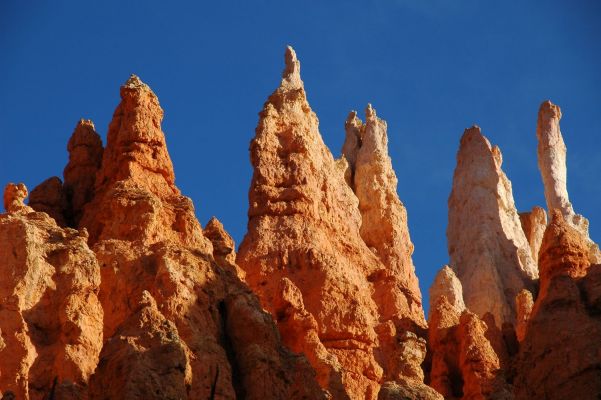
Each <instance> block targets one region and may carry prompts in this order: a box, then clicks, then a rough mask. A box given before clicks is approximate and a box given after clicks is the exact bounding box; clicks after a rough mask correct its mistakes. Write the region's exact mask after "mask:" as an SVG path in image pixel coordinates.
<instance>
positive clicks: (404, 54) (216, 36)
mask: <svg viewBox="0 0 601 400" xmlns="http://www.w3.org/2000/svg"><path fill="white" fill-rule="evenodd" d="M27 3H28V2H23V1H16V0H15V1H13V0H6V1H2V2H0V54H2V58H1V62H0V138H1V146H0V149H1V151H0V184H2V185H4V184H5V183H7V182H9V181H22V182H25V183H26V185H27V186H28V187H29V188H30V189H31V188H33V187H34V186H35V185H37V184H38V183H40V182H41V181H43V180H44V179H46V178H48V177H50V176H53V175H58V176H61V175H62V170H63V168H64V165H65V163H66V161H67V152H66V144H67V140H68V138H69V136H70V135H71V132H72V130H73V128H74V126H75V124H76V122H77V121H78V120H79V119H80V118H89V119H92V120H93V121H94V122H95V124H96V128H97V130H98V131H99V133H101V135H102V136H103V139H104V138H105V137H106V131H107V127H108V123H109V121H110V118H111V116H112V113H113V111H114V109H115V107H116V106H117V104H118V102H119V86H120V85H121V84H122V83H123V82H124V81H125V80H126V79H127V78H128V76H129V74H130V73H136V74H138V75H139V76H140V77H141V78H142V79H143V80H144V81H145V82H147V83H148V84H149V85H150V86H151V87H152V88H153V90H154V91H155V93H156V94H157V95H158V96H159V99H160V102H161V105H162V107H163V108H164V110H165V119H164V123H163V130H164V131H165V132H166V136H167V144H168V146H169V151H170V154H171V157H172V159H173V162H174V165H175V173H176V182H177V184H178V186H179V187H180V189H181V190H182V192H183V193H184V194H186V195H188V196H190V197H191V198H192V199H193V200H194V203H195V205H196V209H197V214H198V217H199V219H200V221H201V223H205V222H206V221H207V220H208V219H209V218H210V216H212V215H216V216H217V217H218V218H219V219H220V220H221V221H222V222H223V223H224V225H225V227H226V229H227V230H228V231H229V232H230V233H231V234H232V235H233V236H234V238H235V239H236V241H237V243H239V242H240V241H241V239H242V237H243V236H244V233H245V231H246V222H247V217H246V212H247V205H248V201H247V193H248V187H249V183H250V178H251V174H252V170H251V167H250V162H249V157H248V145H249V141H250V139H251V138H252V136H253V135H254V129H255V126H256V123H257V118H258V117H257V113H258V112H259V111H260V110H261V107H262V105H263V103H264V101H265V99H266V98H267V96H268V95H269V94H270V93H271V92H272V91H273V90H274V89H275V88H276V87H277V85H278V83H279V79H280V74H281V70H282V67H283V54H284V48H285V45H287V44H291V45H292V46H293V47H294V48H295V49H296V51H297V54H298V56H299V58H300V60H301V64H302V69H301V72H302V77H303V80H304V81H305V87H306V89H307V93H308V99H309V102H310V104H311V106H312V108H313V110H314V111H315V112H316V113H317V115H318V117H319V119H320V129H321V133H322V135H323V137H324V140H325V142H326V144H327V145H328V146H329V147H330V149H331V150H332V152H333V153H334V155H335V156H338V155H339V153H340V148H341V145H342V141H343V139H344V120H345V118H346V116H347V114H348V112H349V111H350V110H351V109H358V110H360V114H361V115H363V109H364V108H365V105H366V104H367V103H368V102H371V103H372V104H373V105H374V107H375V108H376V109H377V112H378V115H379V116H380V117H382V118H384V119H385V120H387V122H388V129H389V132H388V134H389V145H390V154H391V157H392V160H393V165H394V167H395V169H396V173H397V176H398V178H399V188H398V192H399V194H400V197H401V199H402V201H403V202H404V203H405V205H406V207H407V209H408V213H409V226H410V230H411V237H412V239H413V241H414V243H415V253H414V262H415V264H416V268H417V273H418V276H419V278H420V283H421V286H422V292H423V294H424V297H427V288H428V287H429V285H430V283H431V281H432V279H433V276H434V274H435V273H436V271H437V270H438V269H439V268H440V266H441V265H443V264H444V263H446V262H447V261H448V256H447V249H446V238H445V230H446V224H447V198H448V195H449V193H450V190H451V180H452V174H453V169H454V167H455V154H456V151H457V146H458V143H459V138H460V136H461V134H462V132H463V130H464V129H465V128H466V127H469V126H471V125H473V124H478V125H479V126H481V127H482V130H483V132H484V134H485V135H486V136H487V137H488V138H489V139H490V140H491V141H492V142H493V143H494V144H498V145H499V146H500V147H501V150H502V152H503V156H504V157H503V158H504V170H505V172H506V173H507V175H508V177H509V179H510V180H511V181H512V183H513V190H514V196H515V200H516V203H517V206H518V208H519V209H520V210H528V209H530V208H531V207H532V206H534V205H544V198H543V188H542V184H541V179H540V175H539V172H538V168H537V161H536V135H535V128H536V117H537V110H538V106H539V104H540V103H541V101H542V100H544V99H547V98H549V99H551V100H552V101H553V102H555V103H556V104H559V105H560V106H561V107H562V110H563V115H564V118H563V119H562V131H563V133H564V139H565V142H566V144H567V146H568V188H569V191H570V196H571V200H572V203H573V204H574V207H575V209H576V211H577V212H579V213H582V214H584V215H585V216H587V217H588V218H589V219H590V220H591V234H592V237H593V239H594V240H596V241H599V240H601V207H599V199H600V198H601V185H599V180H598V178H599V176H600V175H601V153H600V145H601V139H600V136H601V132H600V128H599V126H600V122H601V121H600V118H599V116H600V115H601V112H600V111H599V107H600V106H601V22H600V20H601V3H600V2H598V1H584V0H582V1H571V2H568V1H554V0H548V1H508V2H491V1H475V0H464V1H460V0H431V1H418V0H415V1H414V0H373V1H364V2H359V1H328V2H325V1H303V2H301V1H298V2H282V1H239V2H234V1H212V2H204V1H201V2H188V3H186V2H173V3H177V4H175V5H169V6H166V5H165V4H167V3H166V2H163V1H144V2H141V1H140V2H131V1H103V2H76V1H53V2H50V1H48V2H36V5H35V6H33V5H29V6H26V4H27ZM84 3H87V4H84ZM30 4H33V3H30Z"/></svg>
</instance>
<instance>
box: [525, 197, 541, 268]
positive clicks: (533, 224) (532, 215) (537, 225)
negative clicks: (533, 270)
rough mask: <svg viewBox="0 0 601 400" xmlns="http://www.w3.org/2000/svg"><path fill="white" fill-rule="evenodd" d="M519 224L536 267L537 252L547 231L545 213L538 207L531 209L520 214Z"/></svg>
mask: <svg viewBox="0 0 601 400" xmlns="http://www.w3.org/2000/svg"><path fill="white" fill-rule="evenodd" d="M520 222H521V223H522V229H523V230H524V234H525V235H526V240H528V243H529V244H530V251H531V254H532V259H533V260H534V263H535V264H536V265H538V252H539V250H540V245H541V243H542V241H543V235H544V234H545V229H547V213H545V210H543V209H542V208H540V207H533V208H532V211H530V212H523V213H520Z"/></svg>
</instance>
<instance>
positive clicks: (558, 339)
mask: <svg viewBox="0 0 601 400" xmlns="http://www.w3.org/2000/svg"><path fill="white" fill-rule="evenodd" d="M552 215H553V218H552V221H551V223H550V224H549V227H548V228H547V230H546V232H545V236H544V239H543V244H542V246H541V251H540V261H539V263H540V268H541V277H540V280H541V282H540V286H541V289H540V293H539V295H538V297H537V299H536V301H535V303H534V307H533V309H532V313H531V316H530V318H529V322H528V329H527V332H526V333H525V336H524V339H523V341H522V343H521V345H520V353H519V355H518V358H517V361H516V370H517V376H516V378H515V380H514V387H515V394H516V399H518V400H521V399H536V398H545V399H549V400H554V399H566V398H577V399H583V400H588V399H591V400H592V399H597V398H598V396H599V394H600V393H601V369H600V368H599V365H601V353H600V352H599V349H598V343H599V340H601V318H600V317H599V315H601V314H600V311H601V308H600V305H601V303H600V302H599V299H600V298H601V266H600V265H591V264H590V262H589V258H588V252H587V250H588V243H587V240H586V239H587V238H586V237H584V236H583V235H582V232H580V231H579V230H577V229H575V228H574V227H573V226H572V225H571V224H570V223H568V222H567V221H565V219H564V217H563V214H562V213H561V211H560V210H558V209H556V210H555V211H554V213H553V214H552Z"/></svg>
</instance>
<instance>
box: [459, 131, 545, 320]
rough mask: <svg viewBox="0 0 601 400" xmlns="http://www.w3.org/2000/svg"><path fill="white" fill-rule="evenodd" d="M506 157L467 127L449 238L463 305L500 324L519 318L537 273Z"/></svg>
mask: <svg viewBox="0 0 601 400" xmlns="http://www.w3.org/2000/svg"><path fill="white" fill-rule="evenodd" d="M501 164H502V156H501V151H500V150H499V148H498V147H496V146H495V147H492V146H491V145H490V142H489V141H488V139H486V138H485V137H484V136H483V135H482V133H481V132H480V128H478V127H472V128H470V129H467V130H466V131H465V133H464V134H463V137H462V138H461V144H460V147H459V152H458V153H457V167H456V169H455V174H454V176H453V190H452V191H451V195H450V197H449V225H448V228H447V239H448V247H449V255H450V258H451V266H452V268H453V270H454V271H455V273H456V275H457V277H458V278H459V280H460V281H461V284H462V285H463V297H464V300H465V305H466V306H467V307H468V308H469V309H470V310H471V311H473V312H475V313H476V314H478V315H479V316H480V317H482V316H484V315H485V314H486V313H491V314H492V315H493V317H494V319H495V323H496V324H497V326H498V327H501V326H502V325H503V324H504V323H510V324H514V323H515V318H516V313H515V296H516V295H517V294H518V293H519V292H520V291H521V290H522V289H524V288H531V287H532V286H533V280H534V279H535V278H536V277H537V276H538V270H537V268H536V264H535V263H534V260H533V259H532V253H531V249H530V246H529V243H528V241H527V240H526V237H525V235H524V231H523V230H522V226H521V224H520V219H519V216H518V213H517V211H516V208H515V203H514V200H513V194H512V189H511V182H510V181H509V179H507V177H506V176H505V174H504V173H503V171H502V170H501Z"/></svg>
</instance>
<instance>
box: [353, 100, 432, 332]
mask: <svg viewBox="0 0 601 400" xmlns="http://www.w3.org/2000/svg"><path fill="white" fill-rule="evenodd" d="M365 117H366V121H365V124H363V123H362V122H361V120H359V119H358V118H357V115H356V113H355V112H351V114H350V115H349V118H348V119H347V122H346V124H345V128H346V130H347V132H346V140H345V143H344V146H343V149H342V151H343V155H344V156H345V158H346V159H347V160H348V161H349V166H350V168H351V171H352V173H351V175H352V177H353V178H352V185H351V187H352V188H353V191H354V192H355V194H356V195H357V198H358V199H359V211H360V212H361V230H360V233H361V237H362V238H363V241H364V242H365V244H366V245H367V246H368V247H369V248H370V249H372V250H373V251H374V252H375V254H376V255H377V256H378V258H379V259H380V260H381V261H382V264H384V266H385V268H384V269H383V270H382V272H380V273H379V275H378V276H377V277H376V278H375V280H374V281H373V282H374V288H375V291H376V293H375V301H376V304H378V307H379V311H380V319H381V320H383V321H386V320H393V321H395V324H396V325H397V326H398V325H399V324H400V321H403V320H410V321H412V322H413V323H415V324H417V325H418V326H420V327H425V326H426V323H425V320H424V312H423V308H422V302H421V292H420V290H419V283H418V280H417V276H416V275H415V267H414V266H413V261H412V260H411V254H412V253H413V243H411V239H410V238H409V227H408V226H407V211H406V210H405V207H404V206H403V204H402V203H401V201H400V200H399V196H398V194H397V183H398V181H397V177H396V174H395V173H394V170H393V169H392V161H391V159H390V157H389V156H388V137H387V134H386V129H387V127H386V122H385V121H383V120H382V119H380V118H378V117H377V115H376V111H375V110H374V109H373V108H372V106H371V104H368V105H367V108H366V110H365Z"/></svg>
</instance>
